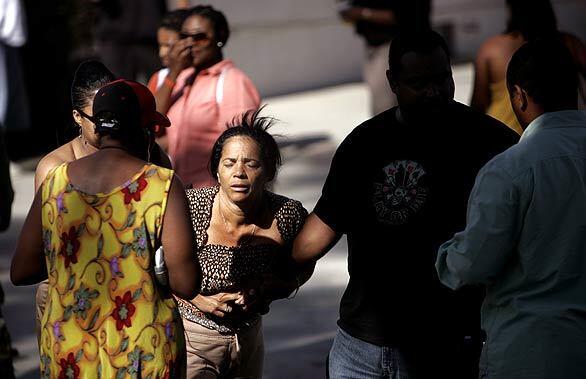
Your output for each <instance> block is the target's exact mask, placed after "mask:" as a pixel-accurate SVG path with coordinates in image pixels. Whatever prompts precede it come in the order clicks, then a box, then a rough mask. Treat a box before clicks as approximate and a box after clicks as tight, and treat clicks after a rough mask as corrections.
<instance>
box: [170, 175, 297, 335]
mask: <svg viewBox="0 0 586 379" xmlns="http://www.w3.org/2000/svg"><path fill="white" fill-rule="evenodd" d="M218 191H219V186H214V187H206V188H200V189H188V190H187V199H188V201H189V208H190V212H191V221H192V224H193V229H194V231H195V233H196V255H197V259H198V261H199V265H200V269H201V276H202V278H201V291H200V294H201V295H204V296H208V295H213V294H216V293H218V292H235V291H238V290H240V289H242V288H246V287H247V286H248V287H250V286H252V284H253V283H254V282H255V280H259V279H260V277H261V276H262V274H264V273H267V272H269V271H271V270H272V269H274V267H275V266H276V265H277V264H278V262H277V261H279V260H280V258H284V257H285V256H286V254H290V249H291V245H292V243H293V240H294V238H295V236H296V235H297V233H299V231H300V230H301V227H302V226H303V223H304V221H305V218H306V217H307V211H306V210H305V208H303V206H302V205H301V203H300V202H298V201H296V200H292V199H289V198H286V197H284V196H280V195H277V194H274V193H272V192H269V191H266V192H265V195H266V196H265V198H266V199H267V201H268V202H269V205H270V207H271V209H272V211H273V213H274V215H275V219H276V222H277V229H278V230H279V233H280V235H281V238H282V240H283V242H284V244H283V246H278V245H275V244H269V243H261V244H243V245H239V246H224V245H218V244H208V243H207V240H208V234H207V230H208V229H209V226H210V222H211V218H212V207H213V203H214V199H215V197H216V195H217V193H218ZM179 311H180V313H181V315H182V317H183V318H185V319H188V320H190V321H193V322H196V323H198V324H200V325H202V326H205V327H207V328H209V329H215V330H218V331H219V332H221V333H235V332H236V331H237V330H239V329H241V328H242V327H245V326H246V325H249V324H252V323H253V322H254V321H256V320H257V319H258V318H259V317H260V314H258V313H256V314H244V313H242V312H232V313H230V314H229V315H226V316H229V317H223V318H219V317H216V316H214V315H210V314H205V313H203V312H202V311H200V310H199V309H198V308H197V307H196V306H195V305H193V304H191V303H189V302H186V301H183V300H179Z"/></svg>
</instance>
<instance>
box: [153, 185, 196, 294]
mask: <svg viewBox="0 0 586 379" xmlns="http://www.w3.org/2000/svg"><path fill="white" fill-rule="evenodd" d="M161 241H162V244H163V249H164V251H165V264H166V265H167V271H168V275H169V286H170V287H171V290H173V292H174V293H175V294H176V295H177V296H179V297H181V298H183V299H186V300H191V299H193V298H194V297H195V296H196V295H197V293H198V292H199V285H200V273H199V266H198V264H197V260H196V257H195V253H194V251H195V250H194V249H195V242H194V241H195V240H194V236H193V229H192V227H191V221H190V217H189V208H188V206H187V197H186V195H185V191H184V190H183V183H181V180H179V178H177V176H174V177H173V181H172V183H171V188H170V189H169V198H168V202H167V210H166V212H165V217H164V220H163V231H162V237H161Z"/></svg>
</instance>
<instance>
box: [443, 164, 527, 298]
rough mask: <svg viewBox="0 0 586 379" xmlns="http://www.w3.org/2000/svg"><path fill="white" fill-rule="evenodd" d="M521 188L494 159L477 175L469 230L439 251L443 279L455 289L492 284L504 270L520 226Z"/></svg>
mask: <svg viewBox="0 0 586 379" xmlns="http://www.w3.org/2000/svg"><path fill="white" fill-rule="evenodd" d="M518 197H519V196H518V191H517V189H516V186H515V183H514V181H513V179H512V178H511V177H510V176H509V175H508V173H507V172H505V170H504V169H502V168H501V167H499V166H498V165H497V164H495V163H494V161H491V162H489V163H488V164H487V165H486V166H485V167H484V168H483V169H482V170H481V171H480V173H479V174H478V176H477V178H476V182H475V183H474V188H473V189H472V193H471V194H470V199H469V201H468V212H467V217H466V229H465V230H464V231H462V232H460V233H457V234H456V235H454V237H453V238H452V239H451V240H449V241H448V242H446V243H444V244H443V245H442V246H441V247H440V248H439V251H438V256H437V260H436V264H435V266H436V269H437V272H438V275H439V279H440V281H441V282H442V283H443V284H445V285H446V286H448V287H450V288H452V289H458V288H460V287H462V286H464V285H466V284H478V283H489V282H490V281H491V279H492V278H494V277H495V276H497V275H498V274H499V273H500V272H502V270H503V267H504V265H505V264H506V262H507V260H508V259H509V258H510V256H511V254H512V252H513V251H514V249H515V246H516V241H517V237H518V235H519V232H520V228H521V220H520V218H521V217H520V216H519V214H520V212H519V206H520V204H519V200H518Z"/></svg>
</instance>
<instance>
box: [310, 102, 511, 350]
mask: <svg viewBox="0 0 586 379" xmlns="http://www.w3.org/2000/svg"><path fill="white" fill-rule="evenodd" d="M396 109H397V108H392V109H390V110H387V111H385V112H383V113H381V114H379V115H377V116H375V117H374V118H372V119H370V120H368V121H366V122H364V123H363V124H362V125H360V126H358V127H357V128H355V129H354V131H353V132H352V133H350V135H349V136H348V137H347V138H346V139H345V140H344V142H343V143H342V144H341V145H340V147H339V148H338V150H337V151H336V154H335V156H334V159H333V161H332V166H331V168H330V172H329V174H328V177H327V180H326V183H325V185H324V187H323V191H322V196H321V198H320V200H319V201H318V203H317V205H316V207H315V209H314V212H315V213H316V214H317V216H318V217H319V218H320V219H321V220H322V221H324V222H325V223H326V224H328V225H329V226H330V227H331V228H332V229H333V230H335V231H336V232H338V233H343V234H346V235H347V238H348V270H349V273H350V281H349V283H348V287H347V288H346V291H345V292H344V295H343V297H342V301H341V304H340V319H339V321H338V324H339V326H340V327H341V328H342V329H344V330H345V331H346V332H348V333H349V334H350V335H352V336H354V337H356V338H360V339H362V340H365V341H367V342H370V343H373V344H376V345H384V346H396V345H399V344H403V343H409V342H414V341H417V340H421V339H428V338H463V337H464V336H467V335H470V336H477V335H479V333H480V321H479V317H480V316H479V314H480V303H481V301H482V299H481V293H480V289H473V290H469V289H468V290H464V291H457V292H453V291H451V290H449V289H447V288H445V287H443V286H442V285H441V284H440V283H439V280H438V279H437V275H436V272H435V268H434V263H435V258H436V252H437V250H438V247H439V246H440V244H441V243H442V242H444V241H446V240H448V239H449V238H451V237H452V236H453V234H454V233H455V232H457V231H460V230H463V229H464V226H465V218H466V204H467V199H468V195H469V193H470V190H471V189H472V186H473V184H474V179H475V177H476V174H477V173H478V171H479V169H480V168H481V167H482V166H483V165H484V164H485V163H486V162H488V161H489V160H490V159H491V158H492V157H493V156H494V155H496V154H498V153H500V152H502V151H504V150H505V149H507V148H508V147H510V146H511V145H513V144H515V143H516V142H517V141H518V136H517V134H515V133H514V132H512V131H511V130H510V129H509V128H507V127H506V126H505V125H503V124H501V123H500V122H498V121H496V120H494V119H493V118H490V117H488V116H486V115H483V114H480V113H477V112H475V111H473V110H471V109H470V108H469V107H466V106H464V105H462V104H459V103H456V102H454V103H453V104H451V105H449V106H448V107H446V110H445V112H443V113H441V114H439V115H436V116H434V118H433V119H432V120H430V121H429V122H427V123H425V124H424V125H404V124H402V123H399V122H398V121H397V119H396V117H395V113H396Z"/></svg>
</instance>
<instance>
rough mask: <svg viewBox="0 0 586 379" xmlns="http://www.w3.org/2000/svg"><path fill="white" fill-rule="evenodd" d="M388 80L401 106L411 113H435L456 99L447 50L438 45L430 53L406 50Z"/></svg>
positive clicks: (389, 74) (403, 109)
mask: <svg viewBox="0 0 586 379" xmlns="http://www.w3.org/2000/svg"><path fill="white" fill-rule="evenodd" d="M391 75H392V74H391V73H390V72H387V76H388V77H389V82H390V84H391V87H392V89H393V91H394V92H395V94H396V95H397V100H398V102H399V106H400V107H401V110H402V111H404V112H405V113H412V115H427V116H429V115H430V114H433V113H435V112H437V111H438V110H441V109H442V108H443V107H444V106H445V105H446V104H447V103H448V102H449V101H451V100H453V99H454V90H455V86H454V79H453V77H452V69H451V67H450V61H449V59H448V56H447V55H446V52H445V51H444V50H443V49H442V48H441V47H437V48H435V49H434V50H433V51H431V52H429V53H416V52H413V51H412V52H407V53H406V54H404V55H403V56H402V57H401V70H400V71H399V73H398V75H397V77H391Z"/></svg>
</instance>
